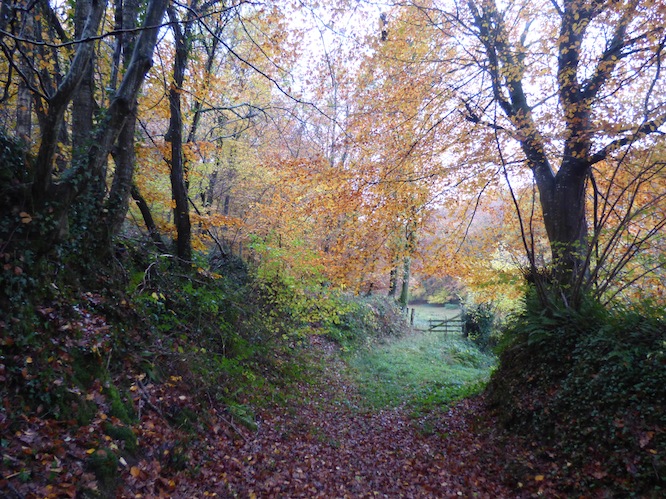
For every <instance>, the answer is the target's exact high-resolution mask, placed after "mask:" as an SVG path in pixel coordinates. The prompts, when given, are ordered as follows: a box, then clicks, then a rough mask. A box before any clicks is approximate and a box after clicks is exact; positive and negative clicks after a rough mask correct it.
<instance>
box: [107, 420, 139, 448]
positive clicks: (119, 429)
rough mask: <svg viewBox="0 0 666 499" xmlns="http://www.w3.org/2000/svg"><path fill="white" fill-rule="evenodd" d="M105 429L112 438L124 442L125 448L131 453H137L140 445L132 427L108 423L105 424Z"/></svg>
mask: <svg viewBox="0 0 666 499" xmlns="http://www.w3.org/2000/svg"><path fill="white" fill-rule="evenodd" d="M104 431H105V433H106V434H107V435H108V436H110V437H111V438H113V439H115V440H119V441H121V442H123V448H124V450H125V451H127V452H128V453H129V454H131V455H135V454H136V451H137V450H138V448H139V445H138V441H137V438H136V435H135V434H134V432H133V431H132V428H130V427H129V426H118V425H113V424H110V423H107V424H105V425H104Z"/></svg>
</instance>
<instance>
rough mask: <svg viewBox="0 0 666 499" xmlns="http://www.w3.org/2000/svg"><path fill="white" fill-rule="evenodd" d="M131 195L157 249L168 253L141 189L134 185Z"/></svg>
mask: <svg viewBox="0 0 666 499" xmlns="http://www.w3.org/2000/svg"><path fill="white" fill-rule="evenodd" d="M131 193H132V199H134V201H136V205H137V206H138V207H139V211H140V212H141V216H142V217H143V221H144V223H145V224H146V228H147V229H148V235H149V236H150V239H152V241H153V242H154V243H155V246H157V249H159V250H160V251H161V252H162V253H168V251H167V247H166V245H165V244H164V241H162V237H161V236H160V231H159V229H158V228H157V225H156V224H155V220H154V219H153V215H152V213H151V212H150V207H149V206H148V203H146V200H145V199H144V197H143V196H142V195H141V192H140V191H139V188H138V187H137V186H135V185H132V186H131Z"/></svg>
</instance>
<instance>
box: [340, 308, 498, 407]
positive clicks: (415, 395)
mask: <svg viewBox="0 0 666 499" xmlns="http://www.w3.org/2000/svg"><path fill="white" fill-rule="evenodd" d="M417 313H418V311H417ZM349 363H350V366H351V368H352V370H353V372H354V373H355V376H356V378H357V381H358V385H359V387H360V392H361V395H362V396H363V398H364V399H365V400H366V401H367V403H368V404H369V405H370V407H372V408H382V407H397V406H401V405H406V406H407V407H408V408H409V409H410V410H411V411H412V412H413V413H414V414H417V415H418V414H420V413H423V412H428V411H430V410H432V409H435V408H438V407H442V406H446V405H448V404H450V403H451V402H453V401H456V400H459V399H461V398H464V397H467V396H470V395H473V394H475V393H478V392H479V391H480V390H481V388H482V387H483V386H484V385H485V383H486V382H487V380H488V377H489V374H490V371H491V369H492V368H493V366H494V365H495V359H494V357H492V356H490V355H487V354H484V353H481V352H480V351H479V350H478V348H476V346H475V345H474V344H472V343H471V342H468V341H467V340H465V339H464V338H462V337H460V336H458V335H448V336H447V335H445V334H444V333H428V332H414V333H412V334H410V335H408V336H405V337H403V338H401V339H399V340H396V341H393V342H390V343H387V344H384V345H376V346H375V347H373V348H372V349H368V350H364V351H360V352H358V353H357V354H356V355H355V356H353V357H352V358H351V359H350V361H349Z"/></svg>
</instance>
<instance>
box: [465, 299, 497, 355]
mask: <svg viewBox="0 0 666 499" xmlns="http://www.w3.org/2000/svg"><path fill="white" fill-rule="evenodd" d="M495 323H496V317H495V306H494V305H493V304H492V303H487V302H486V303H479V304H478V305H473V306H471V307H470V308H468V309H466V310H465V324H464V329H463V335H464V336H465V337H466V338H467V339H469V340H471V341H472V342H473V343H474V344H475V345H476V346H477V347H479V350H481V351H482V352H488V351H489V350H491V349H492V348H494V347H495V346H497V343H498V336H497V332H496V325H495Z"/></svg>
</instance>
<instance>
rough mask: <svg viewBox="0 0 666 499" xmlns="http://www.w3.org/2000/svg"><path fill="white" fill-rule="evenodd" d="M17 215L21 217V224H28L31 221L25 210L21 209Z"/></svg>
mask: <svg viewBox="0 0 666 499" xmlns="http://www.w3.org/2000/svg"><path fill="white" fill-rule="evenodd" d="M19 217H20V219H21V223H22V224H29V223H30V222H32V217H31V216H30V214H29V213H27V212H25V211H22V212H21V213H19Z"/></svg>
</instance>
